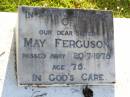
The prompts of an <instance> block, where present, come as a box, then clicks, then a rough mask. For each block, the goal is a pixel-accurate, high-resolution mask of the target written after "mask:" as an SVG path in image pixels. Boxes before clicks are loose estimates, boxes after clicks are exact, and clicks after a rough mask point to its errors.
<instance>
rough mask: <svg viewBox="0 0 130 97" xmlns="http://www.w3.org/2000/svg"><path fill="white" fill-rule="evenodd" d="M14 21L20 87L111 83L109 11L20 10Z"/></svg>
mask: <svg viewBox="0 0 130 97" xmlns="http://www.w3.org/2000/svg"><path fill="white" fill-rule="evenodd" d="M18 21H19V23H18V33H17V77H18V83H19V84H20V85H28V84H32V85H51V84H107V83H112V82H114V81H115V71H114V44H113V41H114V34H113V18H112V13H111V12H110V11H94V10H81V9H49V8H41V7H20V8H19V20H18Z"/></svg>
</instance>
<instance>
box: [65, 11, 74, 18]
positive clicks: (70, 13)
mask: <svg viewBox="0 0 130 97" xmlns="http://www.w3.org/2000/svg"><path fill="white" fill-rule="evenodd" d="M66 13H67V15H68V17H71V16H73V14H74V10H73V9H66Z"/></svg>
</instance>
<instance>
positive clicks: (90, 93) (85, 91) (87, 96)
mask: <svg viewBox="0 0 130 97" xmlns="http://www.w3.org/2000/svg"><path fill="white" fill-rule="evenodd" d="M83 95H84V97H93V91H92V90H91V89H90V88H88V86H86V87H85V89H83Z"/></svg>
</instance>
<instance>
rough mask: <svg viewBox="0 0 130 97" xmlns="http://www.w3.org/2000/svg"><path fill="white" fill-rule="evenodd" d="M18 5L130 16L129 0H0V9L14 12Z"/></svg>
mask: <svg viewBox="0 0 130 97" xmlns="http://www.w3.org/2000/svg"><path fill="white" fill-rule="evenodd" d="M20 5H28V6H42V7H56V8H82V9H99V10H112V11H113V14H114V17H126V18H130V0H0V11H6V12H16V11H17V8H18V6H20Z"/></svg>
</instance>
